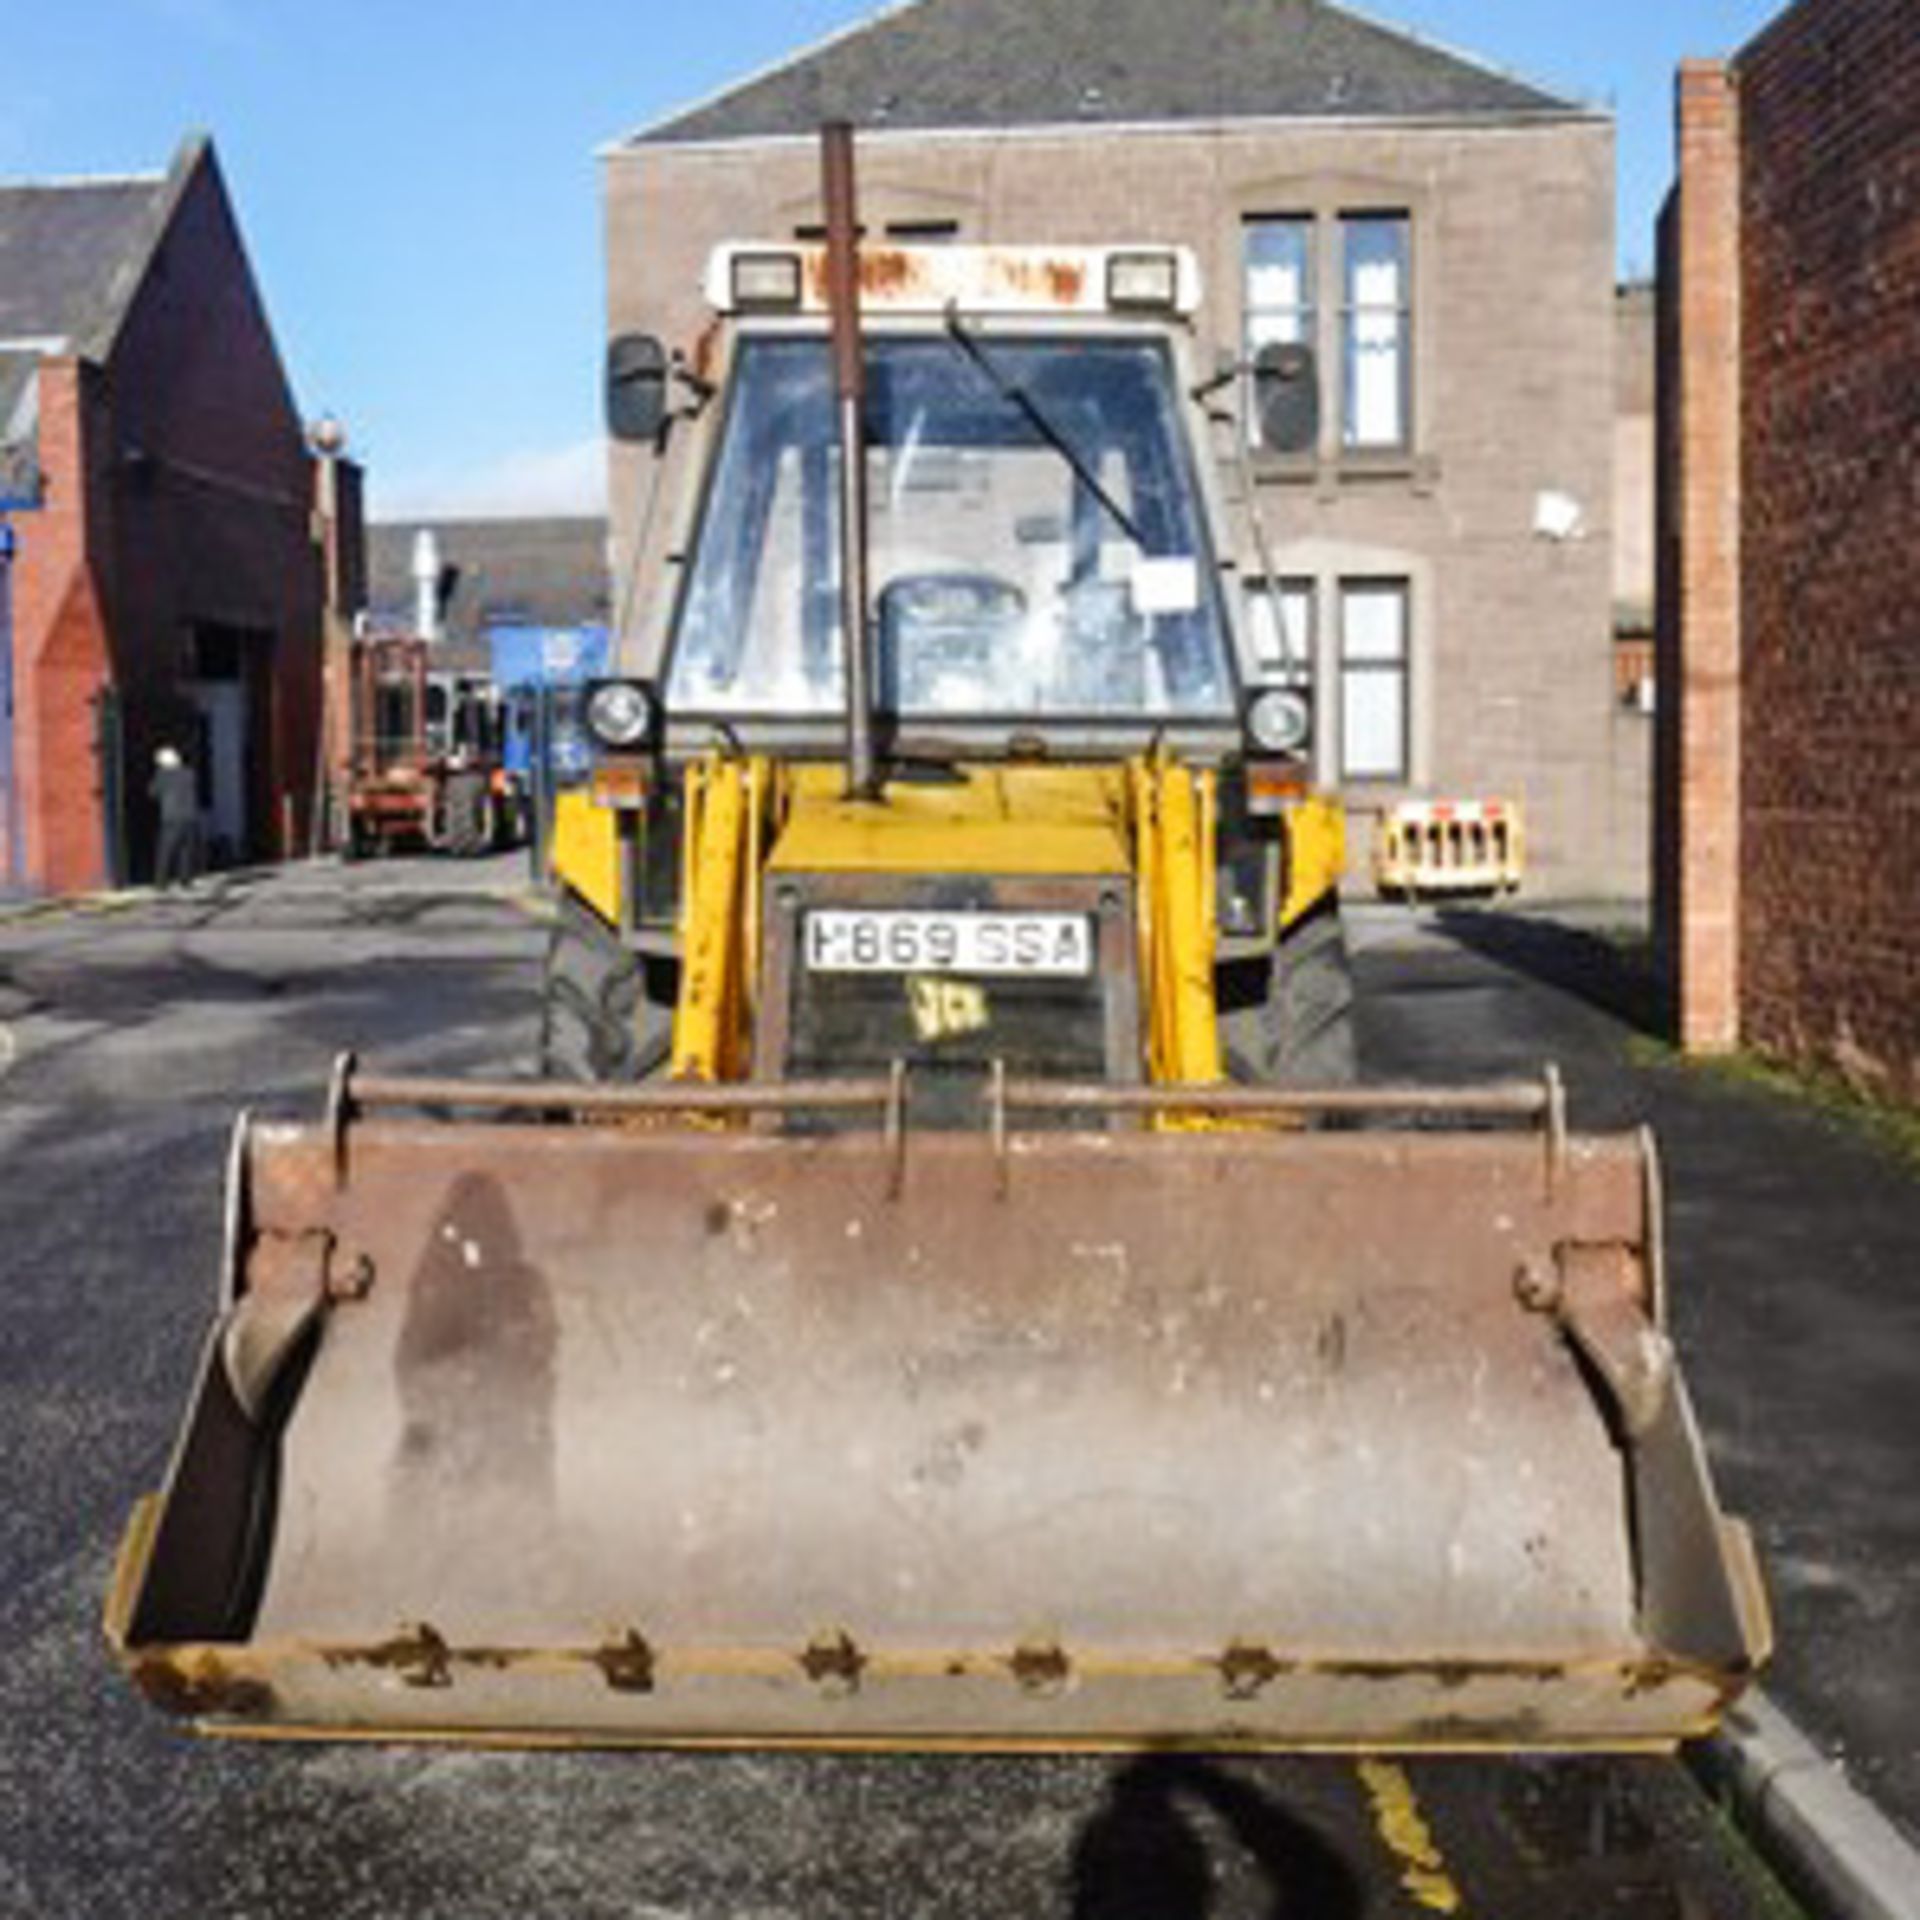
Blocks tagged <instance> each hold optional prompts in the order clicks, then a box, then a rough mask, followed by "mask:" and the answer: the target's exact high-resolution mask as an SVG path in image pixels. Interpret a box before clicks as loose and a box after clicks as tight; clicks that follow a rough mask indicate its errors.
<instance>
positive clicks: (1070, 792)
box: [553, 753, 1346, 1086]
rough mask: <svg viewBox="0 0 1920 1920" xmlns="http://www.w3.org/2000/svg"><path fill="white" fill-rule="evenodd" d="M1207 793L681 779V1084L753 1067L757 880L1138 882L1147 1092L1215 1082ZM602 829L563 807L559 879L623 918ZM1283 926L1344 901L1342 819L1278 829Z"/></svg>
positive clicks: (805, 778) (740, 771)
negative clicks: (1055, 878)
mask: <svg viewBox="0 0 1920 1920" xmlns="http://www.w3.org/2000/svg"><path fill="white" fill-rule="evenodd" d="M1216 807H1217V782H1216V776H1215V775H1214V774H1213V773H1211V772H1210V771H1205V770H1201V771H1195V770H1193V769H1190V768H1188V767H1185V766H1182V765H1180V764H1179V763H1177V762H1175V761H1173V760H1171V759H1169V758H1167V757H1166V756H1165V755H1163V754H1158V753H1156V754H1151V755H1147V756H1144V757H1142V758H1140V759H1137V760H1133V761H1130V762H1127V763H1125V764H1123V765H1116V766H1078V767H1052V766H987V767H980V766H975V767H961V768H956V769H955V770H954V775H953V777H951V778H940V779H936V780H932V781H926V782H918V781H896V782H894V783H892V784H891V785H889V786H888V788H887V790H886V797H885V799H884V800H881V801H871V800H856V799H851V798H849V797H848V796H847V793H846V778H845V774H844V772H843V771H842V769H841V768H840V767H839V766H838V765H836V764H830V763H804V764H798V765H778V764H776V763H774V762H771V761H769V760H767V759H765V758H761V757H757V756H755V757H747V758H740V757H733V756H727V755H723V754H717V753H716V754H710V755H708V756H707V757H706V758H704V759H702V760H699V761H697V762H695V763H694V765H693V766H691V767H690V768H689V769H688V771H687V775H686V807H685V817H684V827H683V832H684V836H685V838H684V843H683V846H682V860H681V871H682V873H683V875H684V876H685V878H684V881H683V886H682V894H681V902H680V924H679V945H680V952H681V956H682V966H681V975H680V1000H679V1004H678V1006H677V1007H676V1008H675V1012H674V1025H673V1053H672V1072H673V1075H674V1077H675V1078H676V1079H685V1080H704V1081H719V1080H732V1079H737V1078H740V1077H741V1076H743V1075H744V1074H745V1073H747V1072H748V1070H749V1067H750V1064H751V1051H752V1049H751V1034H752V1022H753V996H754V992H755V988H756V983H757V979H758V974H759V955H760V913H761V898H760V895H761V889H760V886H759V884H758V876H759V875H760V874H761V873H762V871H763V870H764V871H765V872H767V873H774V874H778V873H783V872H784V873H873V874H902V875H911V874H929V873H968V874H1010V875H1020V874H1032V875H1047V874H1055V875H1060V876H1062V877H1068V876H1071V877H1098V876H1103V875H1115V876H1126V877H1130V878H1132V879H1133V881H1134V882H1135V898H1136V902H1137V908H1138V928H1139V941H1140V979H1141V992H1142V1000H1143V1010H1144V1012H1143V1017H1144V1022H1145V1029H1146V1031H1145V1034H1144V1036H1143V1038H1144V1041H1145V1047H1146V1065H1147V1077H1148V1078H1149V1079H1150V1080H1152V1081H1155V1082H1159V1083H1166V1084H1182V1085H1189V1086H1194V1085H1201V1084H1204V1083H1206V1082H1209V1081H1215V1080H1218V1079H1220V1078H1221V1077H1222V1075H1223V1072H1224V1066H1223V1059H1222V1051H1221V1043H1220V1028H1219V1018H1218V1012H1217V1008H1216V1005H1215V999H1214V980H1213V969H1214V960H1215V948H1216V932H1215V926H1216V917H1215V882H1216V876H1215V855H1214V848H1215V838H1216V835H1215V827H1216ZM616 819H617V816H616V815H615V814H613V813H612V812H610V811H608V810H606V809H604V808H600V807H596V806H594V805H592V804H591V802H590V801H589V800H588V799H587V797H586V796H585V795H584V794H575V793H568V794H565V795H563V796H562V798H561V805H560V812H559V814H558V816H557V817H556V821H555V830H554V841H553V847H554V854H553V865H554V872H555V876H556V877H557V878H558V879H560V880H561V881H563V882H564V883H566V884H567V885H568V886H570V887H572V888H573V889H574V890H575V891H576V892H577V893H579V894H580V895H581V897H582V898H583V899H585V900H587V901H588V902H589V904H591V905H592V906H593V907H594V909H595V910H596V911H597V912H599V913H601V914H603V915H604V916H605V917H606V918H607V919H608V920H609V921H610V922H615V923H617V922H618V920H619V917H620V899H619V887H620V879H619V845H618V840H617V832H616V828H615V825H614V822H615V820H616ZM1284 824H1285V829H1286V834H1287V859H1286V867H1285V871H1286V878H1287V885H1286V893H1285V898H1284V901H1283V903H1282V907H1281V912H1280V927H1281V928H1282V929H1284V928H1285V927H1287V926H1290V925H1292V924H1293V923H1294V922H1295V921H1297V920H1299V919H1300V918H1301V917H1302V916H1303V915H1304V914H1306V913H1307V912H1308V911H1309V910H1311V908H1313V907H1314V906H1315V905H1317V904H1318V903H1319V902H1320V901H1321V900H1322V899H1323V898H1325V897H1326V896H1327V895H1328V894H1330V893H1331V892H1332V891H1333V890H1334V889H1335V888H1336V887H1337V886H1338V884H1339V880H1340V874H1341V871H1342V868H1343V867H1344V865H1345V859H1346V846H1345V832H1344V821H1343V816H1342V814H1341V811H1340V808H1339V806H1338V805H1337V803H1335V802H1333V801H1331V800H1326V799H1322V798H1318V797H1315V798H1309V799H1303V800H1301V801H1299V802H1297V803H1295V805H1294V806H1293V807H1292V808H1290V810H1289V812H1288V813H1287V815H1286V817H1285V822H1284Z"/></svg>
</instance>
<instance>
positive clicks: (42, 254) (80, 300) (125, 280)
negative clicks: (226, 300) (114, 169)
mask: <svg viewBox="0 0 1920 1920" xmlns="http://www.w3.org/2000/svg"><path fill="white" fill-rule="evenodd" d="M168 187H169V178H168V176H167V175H166V174H160V173H154V174H138V175H132V176H128V177H125V178H121V179H113V180H75V181H52V182H47V183H44V184H43V183H38V182H31V181H29V182H22V183H20V184H18V185H0V350H4V349H14V350H18V351H32V352H38V353H79V354H93V353H96V352H97V351H98V349H99V344H100V343H101V341H102V340H103V339H106V338H110V337H111V335H112V332H113V329H114V326H115V325H116V323H117V322H118V319H119V317H120V315H121V314H122V313H124V312H125V310H126V307H127V304H128V302H129V301H130V300H131V299H132V297H133V295H134V292H135V291H136V290H137V288H138V286H139V284H140V276H141V274H142V272H143V271H144V269H145V266H146V262H147V259H148V257H149V255H150V254H151V252H152V250H153V244H154V241H155V239H156V238H157V237H158V230H159V228H160V226H161V225H163V224H164V219H165V212H166V208H167V206H168V204H169V202H170V199H171V195H170V194H169V191H168Z"/></svg>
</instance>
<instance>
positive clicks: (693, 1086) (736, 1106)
mask: <svg viewBox="0 0 1920 1920" xmlns="http://www.w3.org/2000/svg"><path fill="white" fill-rule="evenodd" d="M344 1098H345V1101H346V1103H347V1105H348V1107H349V1108H350V1109H365V1108H368V1107H438V1106H448V1107H497V1108H499V1109H501V1110H502V1111H505V1112H514V1113H594V1114H606V1115H612V1116H618V1115H625V1114H647V1113H777V1112H783V1111H785V1110H787V1109H789V1108H798V1107H806V1108H813V1109H815V1110H818V1111H821V1112H827V1111H840V1112H844V1111H848V1110H851V1109H873V1110H876V1111H887V1110H891V1109H892V1108H893V1107H894V1106H895V1104H896V1102H897V1101H898V1100H899V1098H900V1095H899V1091H898V1089H897V1088H896V1086H895V1083H894V1082H893V1080H891V1079H887V1080H785V1081H777V1082H766V1081H752V1080H735V1081H725V1082H720V1083H699V1082H693V1081H681V1080H654V1081H648V1082H645V1083H643V1084H641V1085H638V1086H628V1087H599V1086H572V1085H569V1084H568V1083H566V1082H565V1081H558V1080H524V1081H522V1080H414V1079H392V1078H388V1077H385V1076H373V1075H366V1076H359V1075H356V1076H354V1077H352V1078H351V1079H349V1080H348V1081H347V1083H346V1086H345V1090H344Z"/></svg>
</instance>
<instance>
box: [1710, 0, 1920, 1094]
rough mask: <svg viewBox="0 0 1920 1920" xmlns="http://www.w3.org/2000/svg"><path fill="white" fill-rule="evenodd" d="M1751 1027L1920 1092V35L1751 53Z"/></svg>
mask: <svg viewBox="0 0 1920 1920" xmlns="http://www.w3.org/2000/svg"><path fill="white" fill-rule="evenodd" d="M1737 72H1738V77H1739V86H1740V101H1741V159H1742V183H1741V224H1742V231H1743V233H1744V235H1745V246H1744V254H1743V264H1742V292H1743V299H1744V303H1745V307H1746V311H1747V313H1748V315H1749V324H1748V326H1747V328H1746V329H1745V334H1744V340H1743V347H1742V354H1741V370H1742V376H1743V382H1744V405H1743V408H1742V414H1741V420H1742V466H1743V482H1742V495H1743V531H1742V543H1743V545H1742V551H1743V570H1742V577H1743V586H1742V597H1741V624H1742V629H1743V645H1744V660H1745V698H1744V721H1743V732H1744V749H1743V755H1742V776H1741V778H1742V793H1741V811H1742V822H1741V837H1742V868H1743V888H1742V896H1741V906H1740V937H1741V949H1742V952H1741V960H1742V1014H1743V1021H1744V1026H1745V1032H1746V1035H1747V1037H1748V1038H1749V1039H1750V1040H1751V1041H1753V1042H1754V1043H1755V1044H1757V1045H1759V1046H1761V1047H1763V1048H1767V1049H1770V1050H1774V1051H1778V1052H1781V1053H1784V1054H1788V1055H1793V1056H1798V1057H1805V1058H1817V1059H1821V1060H1825V1061H1829V1062H1832V1063H1834V1064H1835V1065H1837V1066H1839V1067H1840V1068H1841V1069H1842V1070H1843V1071H1845V1072H1846V1073H1848V1074H1849V1075H1850V1076H1852V1077H1854V1078H1855V1079H1856V1080H1858V1081H1860V1082H1863V1083H1865V1084H1868V1085H1870V1086H1873V1087H1876V1088H1879V1089H1881V1090H1884V1091H1889V1092H1897V1093H1900V1094H1903V1095H1904V1096H1905V1097H1906V1098H1908V1099H1920V614H1917V613H1916V603H1917V602H1920V544H1917V542H1920V318H1917V317H1916V316H1920V134H1917V133H1916V129H1920V32H1917V31H1916V22H1915V16H1914V7H1913V0H1806V3H1805V4H1802V5H1800V6H1798V7H1795V8H1793V9H1792V10H1791V11H1790V12H1789V13H1787V14H1786V15H1785V16H1784V17H1783V18H1782V19H1781V20H1780V21H1779V22H1778V23H1777V24H1776V25H1775V26H1774V27H1773V28H1772V29H1771V30H1769V31H1768V32H1767V33H1766V34H1764V35H1763V36H1762V37H1761V38H1760V39H1759V40H1757V41H1756V42H1755V43H1754V44H1753V45H1752V46H1751V47H1749V48H1748V49H1747V51H1746V52H1745V53H1744V54H1742V55H1741V56H1740V59H1739V61H1738V63H1737Z"/></svg>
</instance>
